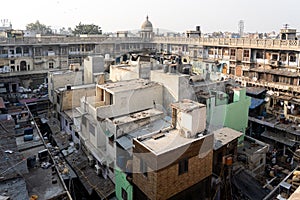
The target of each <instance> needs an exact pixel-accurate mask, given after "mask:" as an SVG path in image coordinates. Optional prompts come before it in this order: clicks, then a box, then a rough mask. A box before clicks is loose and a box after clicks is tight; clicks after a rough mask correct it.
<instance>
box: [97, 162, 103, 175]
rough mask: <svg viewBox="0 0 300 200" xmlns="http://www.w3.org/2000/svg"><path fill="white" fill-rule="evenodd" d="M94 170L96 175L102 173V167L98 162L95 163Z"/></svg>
mask: <svg viewBox="0 0 300 200" xmlns="http://www.w3.org/2000/svg"><path fill="white" fill-rule="evenodd" d="M95 171H96V174H97V175H98V176H99V175H100V174H101V173H102V169H101V167H100V166H99V165H98V164H96V165H95Z"/></svg>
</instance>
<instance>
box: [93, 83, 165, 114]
mask: <svg viewBox="0 0 300 200" xmlns="http://www.w3.org/2000/svg"><path fill="white" fill-rule="evenodd" d="M153 101H155V103H156V104H162V103H163V87H162V86H161V85H158V84H155V85H153V86H151V87H147V88H141V89H136V90H130V91H122V92H118V93H115V94H113V104H112V105H107V106H101V107H98V108H97V116H98V117H100V118H111V117H116V116H121V115H124V114H128V113H132V112H137V111H141V110H145V109H148V108H153Z"/></svg>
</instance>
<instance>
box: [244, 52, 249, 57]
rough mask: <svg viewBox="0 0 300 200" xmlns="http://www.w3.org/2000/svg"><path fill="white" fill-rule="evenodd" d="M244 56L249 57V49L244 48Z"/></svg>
mask: <svg viewBox="0 0 300 200" xmlns="http://www.w3.org/2000/svg"><path fill="white" fill-rule="evenodd" d="M244 57H246V58H249V50H244Z"/></svg>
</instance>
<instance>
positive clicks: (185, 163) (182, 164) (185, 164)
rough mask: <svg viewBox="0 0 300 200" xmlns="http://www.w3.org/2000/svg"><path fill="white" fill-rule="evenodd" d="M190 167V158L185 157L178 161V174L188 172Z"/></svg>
mask: <svg viewBox="0 0 300 200" xmlns="http://www.w3.org/2000/svg"><path fill="white" fill-rule="evenodd" d="M188 169H189V160H188V159H184V160H181V161H179V163H178V175H181V174H184V173H187V172H188Z"/></svg>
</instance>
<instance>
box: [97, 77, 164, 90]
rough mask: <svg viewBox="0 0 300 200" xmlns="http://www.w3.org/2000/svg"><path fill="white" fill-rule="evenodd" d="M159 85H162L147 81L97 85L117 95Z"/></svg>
mask: <svg viewBox="0 0 300 200" xmlns="http://www.w3.org/2000/svg"><path fill="white" fill-rule="evenodd" d="M158 85H160V84H159V83H156V82H152V81H149V80H146V79H134V80H128V81H119V82H113V83H107V84H102V85H97V87H99V88H102V89H105V90H107V91H109V92H111V93H117V92H123V91H129V90H137V89H142V88H148V87H153V86H158Z"/></svg>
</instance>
